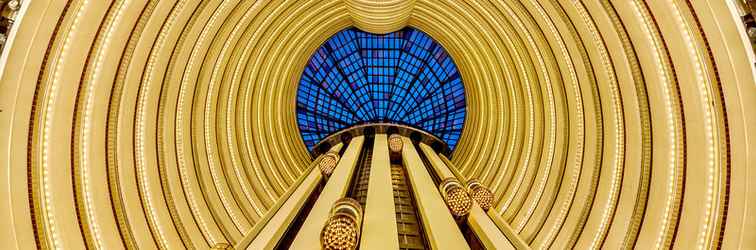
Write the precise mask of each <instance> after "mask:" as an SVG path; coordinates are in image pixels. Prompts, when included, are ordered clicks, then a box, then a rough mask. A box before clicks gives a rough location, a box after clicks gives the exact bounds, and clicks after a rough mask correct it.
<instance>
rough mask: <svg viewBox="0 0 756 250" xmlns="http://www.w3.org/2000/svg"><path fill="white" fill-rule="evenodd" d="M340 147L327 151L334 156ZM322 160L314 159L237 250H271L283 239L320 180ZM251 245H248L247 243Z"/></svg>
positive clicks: (341, 144) (337, 145)
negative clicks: (244, 249)
mask: <svg viewBox="0 0 756 250" xmlns="http://www.w3.org/2000/svg"><path fill="white" fill-rule="evenodd" d="M343 146H344V144H343V143H339V144H336V146H333V147H331V149H330V151H335V152H338V151H340V150H341V148H342V147H343ZM322 157H323V156H322V155H321V156H320V157H318V158H316V159H315V160H314V161H313V162H312V164H310V166H309V168H308V169H309V172H307V171H306V172H305V173H306V174H305V175H303V176H302V177H301V178H299V180H298V181H297V183H295V184H294V186H293V187H292V188H290V189H289V191H288V192H286V194H284V196H282V197H281V199H279V201H278V202H276V204H275V205H274V206H273V207H272V208H271V210H270V212H268V213H267V214H266V215H265V216H263V218H262V219H261V221H260V222H258V224H257V225H260V226H255V227H254V228H252V230H250V232H247V235H246V236H245V237H244V239H243V240H241V241H240V242H239V244H238V245H237V246H236V248H237V249H242V248H249V249H272V248H274V247H275V246H276V244H278V242H279V241H280V240H281V237H283V235H284V233H285V232H286V230H287V229H288V228H289V225H290V224H291V222H292V221H294V218H295V216H296V215H297V214H298V213H299V211H300V210H302V207H303V206H304V204H305V202H306V201H307V199H308V198H309V197H310V195H312V192H313V191H314V190H315V188H316V187H317V186H318V184H319V183H320V181H321V180H322V179H323V175H322V174H321V171H320V169H319V168H318V162H319V161H320V159H321V158H322ZM273 211H275V212H273ZM250 241H251V242H250Z"/></svg>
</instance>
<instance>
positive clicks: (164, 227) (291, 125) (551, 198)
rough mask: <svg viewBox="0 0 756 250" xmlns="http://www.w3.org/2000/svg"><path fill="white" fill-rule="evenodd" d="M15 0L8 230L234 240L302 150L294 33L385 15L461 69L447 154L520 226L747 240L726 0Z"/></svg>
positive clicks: (750, 182) (685, 244)
mask: <svg viewBox="0 0 756 250" xmlns="http://www.w3.org/2000/svg"><path fill="white" fill-rule="evenodd" d="M376 3H386V5H382V6H376V5H375V4H376ZM22 4H24V5H23V6H22V7H21V10H20V12H19V16H18V18H19V19H18V20H19V22H18V23H16V24H15V25H17V27H16V33H15V34H12V37H13V40H11V41H9V43H8V44H7V46H6V47H5V49H6V50H5V51H6V52H8V53H7V55H4V58H2V59H0V60H2V61H0V67H1V68H2V71H0V72H1V73H0V74H1V75H0V154H1V155H0V161H1V163H0V166H2V168H3V170H4V171H0V179H2V180H3V181H2V183H4V184H5V185H2V186H1V187H0V198H1V199H2V201H3V202H0V217H2V218H6V220H3V222H2V224H0V242H3V243H4V244H5V246H4V248H6V249H28V248H35V247H40V248H66V249H83V248H85V247H89V248H93V249H101V248H108V249H111V248H114V249H118V248H137V247H138V248H142V249H155V248H158V247H161V248H169V249H178V248H185V247H186V248H198V249H208V248H210V247H212V246H215V245H216V244H218V243H229V244H231V245H235V244H236V243H238V242H240V241H241V240H242V239H243V238H244V237H245V236H246V235H247V234H248V233H249V232H254V231H252V230H254V228H255V225H257V224H258V223H260V221H262V220H263V218H264V217H265V216H266V214H269V213H272V211H271V209H272V208H273V207H274V205H275V204H276V203H277V201H278V200H280V199H281V197H283V195H284V194H285V193H286V192H287V190H290V189H292V188H294V187H293V185H294V183H295V182H296V180H297V179H298V178H299V177H301V176H302V175H303V174H305V173H306V172H305V170H306V169H307V167H308V166H310V163H311V161H312V160H313V159H311V157H310V156H309V154H308V152H307V150H306V147H305V145H304V143H302V140H301V138H300V137H299V133H298V129H297V126H296V117H295V112H294V110H295V98H296V87H297V84H298V80H299V77H300V75H301V73H302V70H303V68H304V66H305V63H306V61H307V59H308V58H309V57H310V55H311V54H312V53H313V51H315V49H316V48H317V47H318V46H320V45H321V44H322V43H323V42H324V41H325V40H326V39H327V38H328V37H330V36H331V35H332V34H334V33H336V32H338V31H339V30H341V29H344V28H346V27H349V26H353V25H357V26H360V27H362V28H364V29H367V30H372V31H374V32H381V31H384V32H388V31H390V30H395V29H399V28H401V27H402V26H403V25H405V24H406V25H409V26H413V27H415V28H417V29H420V30H422V31H424V32H426V33H428V34H429V35H431V36H432V37H433V38H435V39H436V40H438V42H439V43H440V44H442V45H443V46H444V47H445V48H446V50H447V51H448V52H449V54H450V55H451V56H452V57H453V58H454V61H455V63H456V65H457V66H458V68H459V70H460V72H461V75H462V78H463V80H464V85H465V90H466V100H467V111H468V112H467V114H468V115H467V118H466V121H465V129H464V131H463V133H462V135H461V138H460V140H459V144H458V146H457V147H456V150H455V152H454V154H453V156H454V157H453V158H452V161H453V163H454V165H455V166H457V167H458V168H459V169H458V170H459V172H460V173H461V174H462V175H463V176H465V177H467V178H468V179H470V178H476V179H479V180H480V181H481V183H482V184H484V185H485V186H487V187H489V188H490V189H491V190H492V192H493V193H494V195H495V201H496V202H495V206H494V207H493V208H492V209H491V210H489V212H488V213H489V214H491V215H494V216H495V217H496V218H498V219H500V220H501V221H502V222H503V223H506V224H507V225H511V228H512V232H513V233H514V234H517V235H519V236H520V237H521V238H522V239H524V242H526V243H527V244H528V245H530V246H531V247H533V248H538V249H543V248H549V247H555V248H570V247H574V248H577V249H586V248H599V247H604V248H610V249H612V248H620V247H635V248H639V249H651V248H667V247H670V246H674V247H676V248H679V249H692V248H715V247H720V246H721V247H722V248H724V249H738V248H740V249H748V248H754V247H756V231H754V230H752V228H755V227H756V214H754V212H755V211H754V208H756V191H754V190H755V187H754V185H756V184H754V183H756V171H753V169H752V166H754V165H756V150H755V148H756V125H755V124H756V115H753V114H752V113H753V112H752V109H753V107H756V73H755V71H754V67H753V65H754V62H756V60H755V59H754V55H753V52H752V48H751V47H750V46H751V45H750V42H749V41H748V39H747V37H746V35H745V31H744V30H743V29H742V23H741V20H740V19H739V17H738V16H736V15H735V13H736V11H735V7H734V6H733V3H732V1H704V0H584V1H578V0H502V1H476V0H469V1H455V0H415V1H406V0H389V1H371V0H343V1H342V0H318V1H315V0H276V1H249V0H173V1H158V0H102V1H95V0H55V1H33V0H32V1H23V2H22ZM337 171H338V170H337ZM319 226H322V224H321V225H319Z"/></svg>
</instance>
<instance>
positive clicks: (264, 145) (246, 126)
mask: <svg viewBox="0 0 756 250" xmlns="http://www.w3.org/2000/svg"><path fill="white" fill-rule="evenodd" d="M284 7H285V6H284V5H278V6H277V9H276V10H274V11H273V12H272V13H276V15H277V14H278V12H277V11H279V10H280V9H283V8H284ZM271 22H273V18H269V20H266V23H267V24H268V25H270V23H271ZM261 27H263V25H261ZM267 28H270V27H267ZM258 31H259V30H258ZM259 34H260V33H255V35H253V37H252V38H250V40H249V42H248V44H247V46H246V47H245V51H246V49H247V48H248V47H249V44H250V43H252V41H254V40H255V39H254V38H255V36H258V37H257V38H258V39H259V36H262V35H259ZM257 42H259V43H257ZM264 42H265V41H262V40H260V41H255V43H256V46H260V44H261V43H264ZM258 57H259V56H258ZM242 60H244V62H246V63H247V64H249V60H250V58H247V57H242V59H240V62H241V61H242ZM262 64H263V63H261V62H260V59H259V58H258V60H257V61H255V62H254V63H252V65H262ZM239 66H240V67H241V66H242V65H241V63H240V65H239ZM259 70H260V69H259V68H253V71H252V72H255V71H259ZM250 75H255V74H250ZM254 87H255V88H259V86H254ZM253 91H254V90H253V88H252V86H249V87H247V89H246V91H245V95H244V99H243V100H245V101H244V105H243V108H242V112H241V113H242V114H253V115H254V114H255V112H251V111H250V110H249V109H250V106H257V105H253V104H252V101H248V100H253V98H252V95H253V93H252V92H253ZM251 116H252V115H245V116H244V119H243V121H244V136H245V138H247V139H251V138H254V137H253V136H252V135H250V131H253V125H252V124H251V123H252V121H250V119H251ZM255 125H256V126H254V128H258V127H263V126H262V125H260V119H257V121H256V123H255ZM252 144H255V141H254V140H251V142H248V143H247V144H246V145H245V146H246V148H247V152H248V154H249V155H250V161H252V164H253V165H255V157H253V156H254V155H256V154H255V153H254V151H253V149H252V148H253V147H252ZM256 146H257V147H256V148H257V150H258V151H262V152H267V151H268V149H267V148H268V145H267V143H264V142H263V143H260V144H259V145H256ZM258 157H259V156H258ZM263 157H264V160H265V161H267V162H272V160H271V159H270V156H269V155H268V154H263ZM270 172H271V175H272V176H273V178H272V179H273V180H271V178H269V177H270V176H268V175H267V174H265V173H263V174H264V176H265V180H268V181H269V182H271V183H270V188H272V185H273V182H274V181H275V183H276V184H277V186H279V187H281V188H282V189H283V188H284V185H283V184H282V180H281V177H279V176H278V173H277V172H276V171H275V169H271V171H270ZM260 181H261V182H264V181H263V179H260ZM274 191H275V190H274ZM266 192H267V190H266ZM277 195H278V194H276V195H274V197H275V196H277ZM273 199H274V200H275V198H273Z"/></svg>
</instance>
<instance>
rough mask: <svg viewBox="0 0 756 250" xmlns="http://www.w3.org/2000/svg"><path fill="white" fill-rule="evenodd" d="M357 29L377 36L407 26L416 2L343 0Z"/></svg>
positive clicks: (406, 0) (403, 0)
mask: <svg viewBox="0 0 756 250" xmlns="http://www.w3.org/2000/svg"><path fill="white" fill-rule="evenodd" d="M343 1H344V4H345V5H346V7H347V10H349V15H350V16H351V17H352V22H354V26H356V27H357V28H359V29H361V30H364V31H367V32H371V33H376V34H386V33H390V32H394V31H398V30H400V29H402V28H404V27H405V26H406V25H407V21H408V20H409V18H410V15H411V13H412V8H413V7H414V5H415V1H416V0H343Z"/></svg>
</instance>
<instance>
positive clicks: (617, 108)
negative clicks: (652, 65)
mask: <svg viewBox="0 0 756 250" xmlns="http://www.w3.org/2000/svg"><path fill="white" fill-rule="evenodd" d="M573 4H574V6H575V7H576V8H577V10H578V13H579V14H580V16H581V17H582V18H583V22H584V23H585V24H586V27H587V28H588V29H589V30H590V31H591V35H592V36H591V37H592V38H593V42H594V43H595V48H597V49H598V51H599V53H600V55H601V62H602V66H604V70H605V71H606V72H607V74H606V75H607V77H608V78H609V82H610V84H609V88H610V90H611V94H612V106H613V107H614V111H613V112H614V123H615V124H616V127H615V128H614V133H615V138H616V140H617V141H616V144H615V145H614V154H613V156H614V165H615V166H614V168H612V174H611V177H612V179H611V185H610V188H609V199H610V200H609V202H608V203H607V205H606V206H607V207H605V208H604V209H602V210H601V211H602V213H601V220H600V222H599V228H598V233H597V234H595V235H594V236H593V239H592V241H591V244H590V247H589V248H591V249H598V248H599V247H601V244H602V241H603V238H604V236H605V235H606V233H607V232H605V230H607V227H608V226H609V225H608V224H610V223H611V220H610V219H611V218H610V215H609V213H610V212H611V213H614V211H615V209H616V202H617V199H618V198H619V194H618V192H619V189H620V186H619V180H620V179H621V177H622V168H623V164H624V155H625V154H624V152H625V151H624V137H625V133H624V126H623V122H622V119H623V116H624V114H623V112H622V104H621V101H620V100H619V98H620V93H619V87H618V86H617V79H616V77H615V75H614V72H615V70H614V67H612V65H611V62H610V59H609V54H608V52H607V51H606V47H605V46H604V43H603V41H602V39H601V36H600V35H599V34H598V30H596V26H595V23H593V22H592V21H591V18H590V16H589V14H588V13H587V11H586V10H585V6H584V5H583V4H582V2H578V1H575V0H573Z"/></svg>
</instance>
